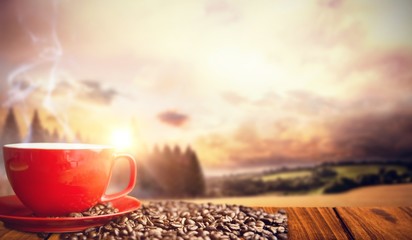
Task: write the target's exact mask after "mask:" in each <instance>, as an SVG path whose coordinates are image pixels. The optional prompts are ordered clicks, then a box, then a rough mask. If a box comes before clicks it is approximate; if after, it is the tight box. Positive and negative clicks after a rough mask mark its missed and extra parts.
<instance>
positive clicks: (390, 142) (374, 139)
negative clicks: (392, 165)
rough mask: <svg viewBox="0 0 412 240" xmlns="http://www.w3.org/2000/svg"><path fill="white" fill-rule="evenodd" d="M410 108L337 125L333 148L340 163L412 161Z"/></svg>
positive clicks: (371, 115)
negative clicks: (346, 161) (341, 161)
mask: <svg viewBox="0 0 412 240" xmlns="http://www.w3.org/2000/svg"><path fill="white" fill-rule="evenodd" d="M410 109H412V106H411V104H410V103H409V104H406V105H404V107H402V108H398V109H396V110H393V111H392V112H391V113H373V114H359V115H357V116H353V117H350V118H348V119H345V120H344V121H341V122H340V123H338V124H337V126H336V127H335V129H333V130H332V134H333V145H334V147H335V149H336V152H337V154H340V155H341V156H340V158H341V159H343V160H368V159H383V160H393V159H409V160H412V111H411V110H410Z"/></svg>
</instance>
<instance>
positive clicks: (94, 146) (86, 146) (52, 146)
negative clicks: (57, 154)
mask: <svg viewBox="0 0 412 240" xmlns="http://www.w3.org/2000/svg"><path fill="white" fill-rule="evenodd" d="M4 147H6V148H23V149H103V148H113V147H112V146H108V145H98V144H84V143H14V144H6V145H4Z"/></svg>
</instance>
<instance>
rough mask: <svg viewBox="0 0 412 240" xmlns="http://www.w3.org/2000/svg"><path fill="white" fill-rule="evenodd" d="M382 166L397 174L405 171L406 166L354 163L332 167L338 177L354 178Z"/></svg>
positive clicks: (372, 171) (376, 170)
mask: <svg viewBox="0 0 412 240" xmlns="http://www.w3.org/2000/svg"><path fill="white" fill-rule="evenodd" d="M382 167H384V168H385V169H386V171H389V170H396V171H397V172H398V174H403V173H405V172H406V170H407V169H406V168H405V167H403V166H399V165H386V166H382V165H378V164H373V165H355V166H336V167H333V169H334V170H335V171H336V172H337V173H338V176H339V177H347V178H356V177H357V176H359V175H362V174H372V173H374V174H377V173H378V172H379V169H380V168H382Z"/></svg>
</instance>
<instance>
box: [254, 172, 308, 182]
mask: <svg viewBox="0 0 412 240" xmlns="http://www.w3.org/2000/svg"><path fill="white" fill-rule="evenodd" d="M311 174H312V171H310V170H297V171H289V172H281V173H274V174H269V175H265V176H263V177H262V180H263V181H264V182H266V181H272V180H276V179H291V178H298V177H307V176H310V175H311Z"/></svg>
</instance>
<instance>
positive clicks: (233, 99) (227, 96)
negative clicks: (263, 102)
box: [221, 91, 249, 105]
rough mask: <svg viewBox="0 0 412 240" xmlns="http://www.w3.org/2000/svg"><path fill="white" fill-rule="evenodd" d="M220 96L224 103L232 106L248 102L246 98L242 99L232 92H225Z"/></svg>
mask: <svg viewBox="0 0 412 240" xmlns="http://www.w3.org/2000/svg"><path fill="white" fill-rule="evenodd" d="M221 96H222V98H223V99H224V100H225V101H226V102H228V103H230V104H232V105H239V104H242V103H246V102H248V101H249V100H248V99H247V98H246V97H243V96H242V95H240V94H238V93H236V92H233V91H225V92H223V93H222V94H221Z"/></svg>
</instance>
